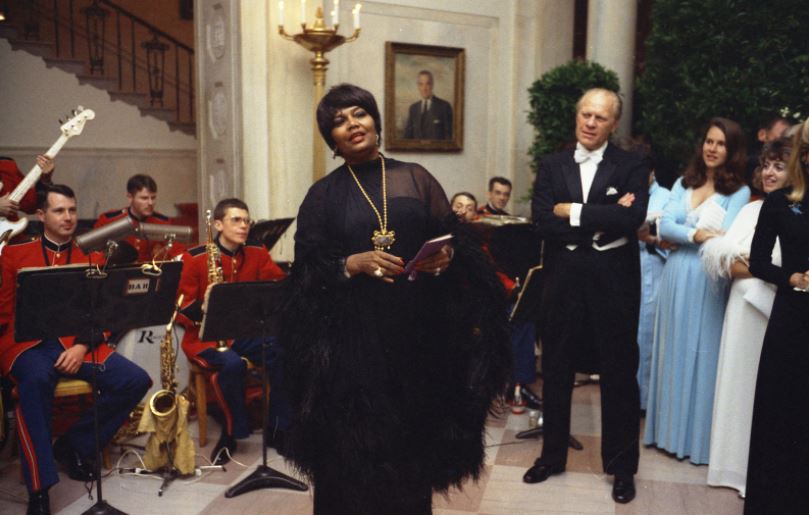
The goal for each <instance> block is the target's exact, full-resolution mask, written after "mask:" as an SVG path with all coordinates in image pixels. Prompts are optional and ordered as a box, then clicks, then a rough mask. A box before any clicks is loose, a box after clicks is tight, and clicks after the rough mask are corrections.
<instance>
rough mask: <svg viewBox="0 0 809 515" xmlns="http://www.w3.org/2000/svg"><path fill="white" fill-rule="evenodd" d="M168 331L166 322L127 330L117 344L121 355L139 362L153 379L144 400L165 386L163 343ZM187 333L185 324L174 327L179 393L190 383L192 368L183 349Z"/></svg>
mask: <svg viewBox="0 0 809 515" xmlns="http://www.w3.org/2000/svg"><path fill="white" fill-rule="evenodd" d="M165 333H166V326H165V325H154V326H150V327H140V328H138V329H133V330H131V331H129V332H128V333H126V334H125V335H124V337H123V338H121V340H120V341H119V342H118V346H117V347H116V352H118V354H120V355H121V356H123V357H125V358H127V359H128V360H130V361H132V362H133V363H135V364H137V365H139V366H140V367H141V368H143V369H144V370H145V371H146V373H148V374H149V377H151V378H152V383H153V384H152V387H151V388H150V389H149V392H148V393H147V394H146V397H144V399H150V398H151V397H152V394H154V393H155V392H156V391H158V390H161V389H162V388H163V385H161V384H160V342H162V341H163V335H164V334H165ZM184 333H185V330H184V329H183V328H182V327H179V326H178V325H175V326H174V348H175V350H176V352H177V361H176V363H175V366H174V380H175V381H176V382H177V393H181V392H182V391H183V390H185V388H186V387H187V386H188V375H189V371H190V366H189V364H188V358H186V357H185V354H184V353H183V351H182V349H181V348H180V342H181V341H182V340H183V334H184Z"/></svg>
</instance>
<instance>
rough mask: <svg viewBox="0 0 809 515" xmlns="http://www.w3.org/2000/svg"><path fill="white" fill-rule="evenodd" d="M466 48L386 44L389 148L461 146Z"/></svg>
mask: <svg viewBox="0 0 809 515" xmlns="http://www.w3.org/2000/svg"><path fill="white" fill-rule="evenodd" d="M463 99H464V50H463V49H462V48H451V47H441V46H429V45H413V44H408V43H394V42H391V41H388V42H387V43H385V134H384V136H385V139H384V144H385V148H386V149H388V150H417V151H422V152H423V151H436V152H453V151H459V150H463Z"/></svg>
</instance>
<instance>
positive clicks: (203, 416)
mask: <svg viewBox="0 0 809 515" xmlns="http://www.w3.org/2000/svg"><path fill="white" fill-rule="evenodd" d="M206 386H207V385H206V381H205V374H203V373H201V372H197V373H194V388H195V390H196V399H197V400H196V402H197V423H198V425H199V446H200V447H205V446H206V445H207V444H208V399H207V390H206Z"/></svg>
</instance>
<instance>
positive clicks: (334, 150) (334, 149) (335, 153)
mask: <svg viewBox="0 0 809 515" xmlns="http://www.w3.org/2000/svg"><path fill="white" fill-rule="evenodd" d="M338 155H340V152H338V151H337V145H335V146H334V148H333V149H331V158H332V159H337V156H338Z"/></svg>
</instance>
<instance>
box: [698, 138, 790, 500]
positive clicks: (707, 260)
mask: <svg viewBox="0 0 809 515" xmlns="http://www.w3.org/2000/svg"><path fill="white" fill-rule="evenodd" d="M790 149H791V145H790V142H789V139H787V138H782V139H779V140H775V141H773V142H771V143H768V144H767V145H765V146H764V149H763V150H762V153H761V161H760V167H759V170H758V171H757V172H756V177H755V179H754V182H756V183H757V184H755V186H756V187H757V188H758V189H760V190H761V191H763V192H764V193H770V192H772V191H775V190H777V189H781V188H783V187H785V186H786V183H787V161H788V160H789V154H790ZM763 203H764V201H763V200H756V201H753V202H750V203H749V204H747V205H746V206H744V207H743V208H742V210H741V211H739V214H738V215H737V216H736V219H735V220H734V221H733V225H731V226H730V229H728V232H727V233H726V234H724V235H722V236H719V237H716V238H712V239H711V240H708V241H707V242H706V243H705V244H704V245H703V246H702V249H701V252H700V253H701V256H702V262H703V264H704V266H705V270H706V272H707V273H708V275H709V276H711V277H713V278H714V279H716V278H718V277H723V278H725V279H728V278H732V279H733V286H732V287H731V290H730V297H729V299H728V305H727V308H726V310H725V322H724V324H723V326H722V341H721V343H720V349H719V364H718V369H717V374H716V394H715V397H714V406H713V426H712V428H711V454H710V461H709V467H708V484H709V485H712V486H728V487H731V488H735V489H736V490H738V491H739V495H741V496H742V497H744V494H745V483H746V478H747V457H748V452H749V450H750V425H751V421H752V418H753V397H754V394H755V391H756V374H757V373H758V361H759V356H760V354H761V344H762V342H763V341H764V332H765V330H766V329H767V321H768V320H769V317H770V310H771V308H772V303H773V299H774V298H775V286H773V285H771V284H769V283H766V282H764V281H762V280H761V279H756V278H754V277H753V276H752V275H751V274H750V270H749V269H748V267H747V259H748V258H749V257H750V244H751V243H752V241H753V234H754V233H755V229H756V222H757V221H758V214H759V211H760V210H761V205H762V204H763ZM773 262H774V263H775V264H776V265H780V264H781V252H780V246H779V245H778V243H777V242H776V244H775V247H774V248H773Z"/></svg>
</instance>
